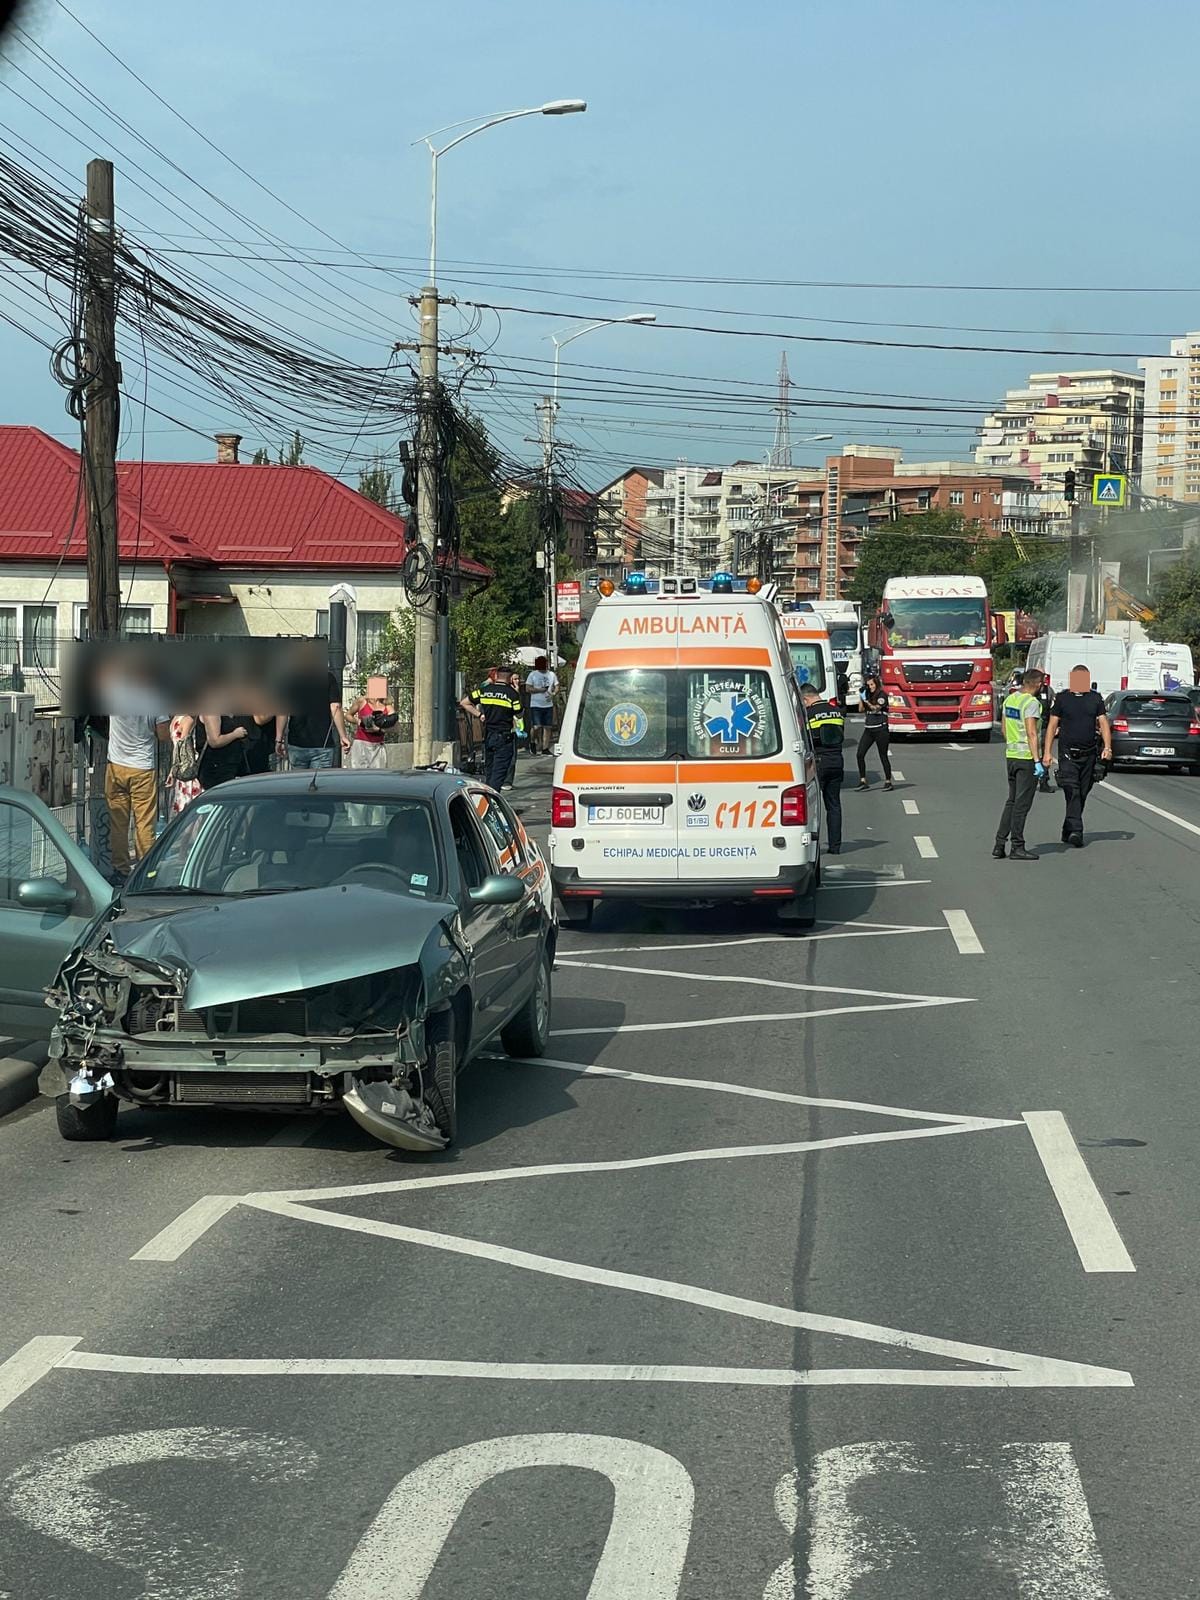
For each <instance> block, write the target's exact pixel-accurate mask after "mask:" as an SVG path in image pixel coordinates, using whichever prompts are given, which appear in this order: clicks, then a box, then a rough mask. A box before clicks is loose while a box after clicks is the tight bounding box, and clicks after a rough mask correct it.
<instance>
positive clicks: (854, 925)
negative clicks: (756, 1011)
mask: <svg viewBox="0 0 1200 1600" xmlns="http://www.w3.org/2000/svg"><path fill="white" fill-rule="evenodd" d="M829 926H831V927H835V928H844V929H845V930H846V931H845V932H844V933H810V934H808V935H807V936H806V938H805V941H804V942H805V943H806V944H811V943H812V942H813V940H814V939H882V938H886V937H887V936H888V935H889V934H893V933H940V932H941V929H940V928H936V927H925V926H923V925H920V924H917V923H906V922H858V921H855V922H842V923H836V922H835V923H831V924H829ZM795 943H796V935H795V934H793V933H763V934H755V935H753V936H750V937H746V938H742V939H687V940H684V941H683V942H682V943H680V944H610V945H595V944H593V945H590V946H589V945H586V944H582V945H572V946H571V947H570V950H569V952H568V954H569V955H571V956H582V955H584V954H586V953H587V952H588V951H589V949H590V950H591V951H592V952H593V953H594V954H595V955H597V956H632V955H657V954H658V952H659V951H660V950H724V949H727V948H728V947H729V946H731V945H738V946H741V945H747V944H790V945H792V946H793V947H794V946H795ZM565 959H566V957H565V956H564V957H563V960H565ZM560 964H561V963H560ZM571 965H572V966H576V967H584V966H588V965H590V963H589V962H586V961H572V963H571Z"/></svg>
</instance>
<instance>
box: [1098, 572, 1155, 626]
mask: <svg viewBox="0 0 1200 1600" xmlns="http://www.w3.org/2000/svg"><path fill="white" fill-rule="evenodd" d="M1104 604H1105V608H1106V609H1107V610H1109V611H1111V612H1114V613H1115V614H1116V615H1118V616H1124V617H1127V618H1128V619H1129V621H1130V622H1141V623H1146V622H1153V621H1154V618H1155V616H1156V615H1157V613H1156V612H1155V611H1154V610H1152V609H1151V607H1150V606H1148V605H1146V604H1145V603H1144V602H1143V601H1141V600H1139V599H1138V598H1137V596H1136V595H1132V594H1130V592H1129V590H1128V589H1122V587H1121V585H1120V584H1119V583H1114V582H1113V580H1112V579H1111V578H1105V580H1104Z"/></svg>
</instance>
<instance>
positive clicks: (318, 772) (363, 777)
mask: <svg viewBox="0 0 1200 1600" xmlns="http://www.w3.org/2000/svg"><path fill="white" fill-rule="evenodd" d="M314 780H315V782H314ZM474 781H476V780H474V779H472V778H471V777H470V776H469V775H468V774H467V773H464V772H389V771H383V772H380V771H379V770H378V769H375V768H364V769H361V770H359V769H355V768H349V767H301V768H298V769H297V770H296V771H294V772H260V773H252V774H251V775H249V776H247V777H243V778H231V779H230V780H229V781H228V782H227V783H222V784H219V785H218V786H217V787H216V788H215V789H211V790H209V791H208V792H207V794H206V795H205V798H206V799H210V798H214V797H215V798H217V799H220V798H221V797H222V796H223V795H226V794H232V793H236V794H237V795H239V796H252V795H258V796H264V797H269V796H270V795H275V794H277V795H283V796H285V797H288V798H290V797H292V796H294V795H297V794H300V793H305V794H323V795H325V796H326V797H338V798H343V799H348V798H353V799H361V798H362V796H363V794H364V793H369V794H370V795H372V796H373V797H374V798H376V799H379V800H388V799H394V800H402V799H424V800H432V799H435V798H437V797H439V796H448V795H451V794H457V793H458V791H459V790H460V789H461V788H462V787H463V785H464V784H467V783H472V782H474Z"/></svg>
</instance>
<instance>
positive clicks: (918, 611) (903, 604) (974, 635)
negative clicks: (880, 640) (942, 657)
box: [885, 595, 988, 649]
mask: <svg viewBox="0 0 1200 1600" xmlns="http://www.w3.org/2000/svg"><path fill="white" fill-rule="evenodd" d="M887 611H888V616H889V617H890V619H891V620H890V621H889V622H887V623H886V624H885V626H886V627H887V636H888V643H889V644H890V645H893V646H897V647H899V648H902V649H903V648H906V647H907V648H910V649H911V648H914V647H915V648H919V647H920V646H922V645H941V644H957V645H981V644H986V643H987V642H988V637H987V615H986V612H985V610H984V601H983V599H982V598H980V599H972V598H971V596H969V595H955V596H941V597H932V596H930V597H926V596H922V597H920V598H919V599H918V598H912V599H907V598H906V599H901V598H899V597H897V598H896V599H891V598H889V599H888V601H887Z"/></svg>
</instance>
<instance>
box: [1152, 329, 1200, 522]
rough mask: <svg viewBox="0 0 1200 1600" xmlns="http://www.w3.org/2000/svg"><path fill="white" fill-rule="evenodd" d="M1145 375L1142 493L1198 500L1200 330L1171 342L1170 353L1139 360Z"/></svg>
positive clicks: (1199, 458)
mask: <svg viewBox="0 0 1200 1600" xmlns="http://www.w3.org/2000/svg"><path fill="white" fill-rule="evenodd" d="M1138 366H1139V367H1140V368H1141V369H1142V371H1143V373H1144V374H1145V378H1146V420H1145V428H1144V433H1143V441H1142V470H1141V489H1142V493H1143V494H1148V495H1161V496H1163V497H1165V498H1167V499H1170V500H1184V501H1190V502H1192V503H1193V504H1194V503H1195V502H1196V501H1200V333H1185V334H1181V335H1180V337H1179V338H1178V339H1172V340H1171V353H1170V355H1168V356H1151V357H1150V358H1148V359H1147V360H1145V361H1139V362H1138Z"/></svg>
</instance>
